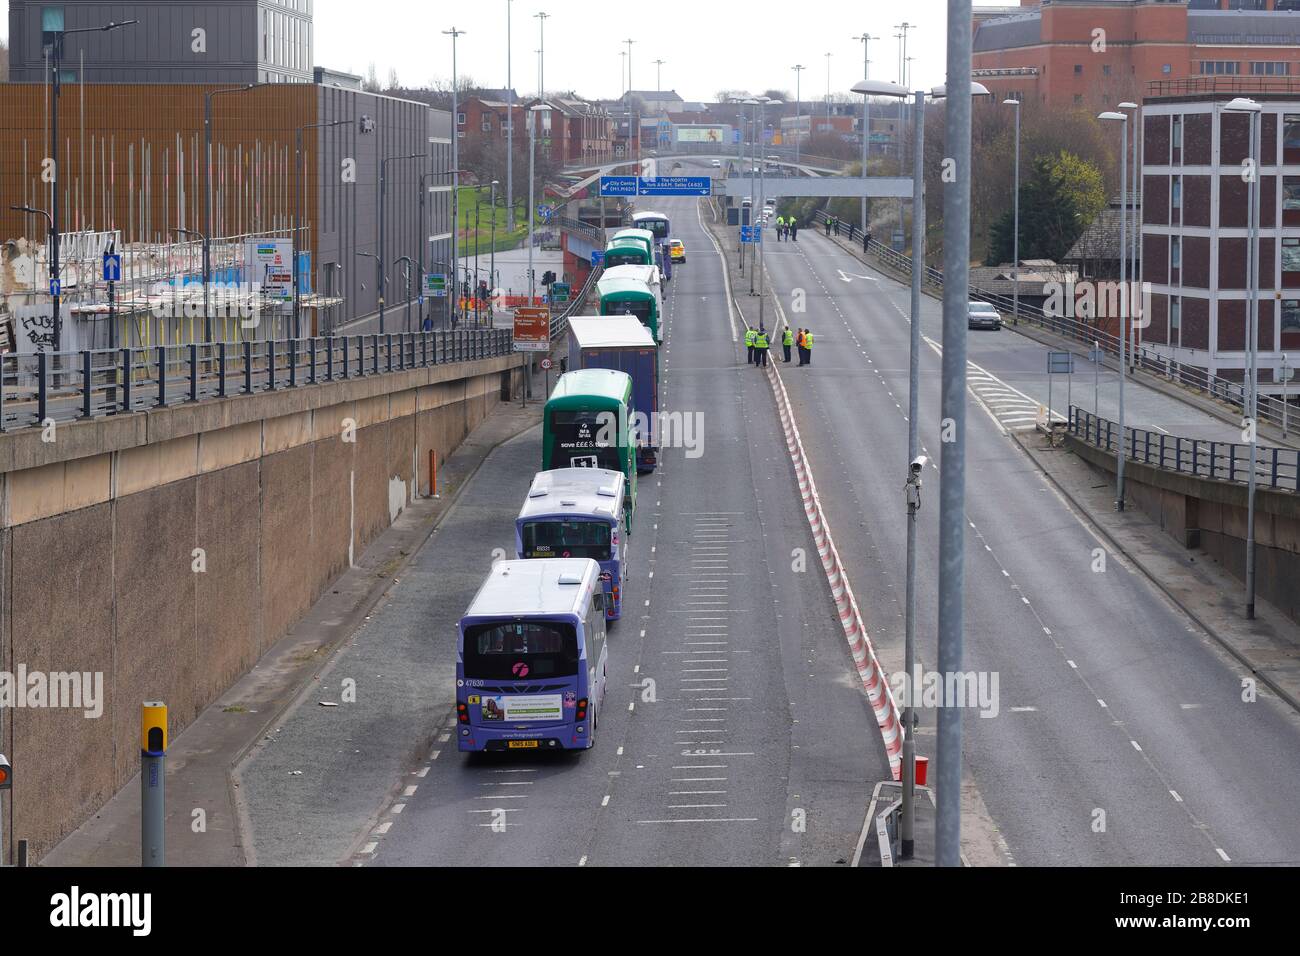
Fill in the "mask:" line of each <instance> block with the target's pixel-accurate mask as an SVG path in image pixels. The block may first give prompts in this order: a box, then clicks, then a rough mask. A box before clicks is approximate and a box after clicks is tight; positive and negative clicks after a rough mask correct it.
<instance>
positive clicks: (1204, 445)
mask: <svg viewBox="0 0 1300 956" xmlns="http://www.w3.org/2000/svg"><path fill="white" fill-rule="evenodd" d="M1069 429H1070V433H1071V434H1072V435H1074V436H1076V437H1077V438H1079V439H1080V440H1082V441H1084V442H1086V443H1087V444H1089V445H1093V446H1095V447H1097V448H1101V449H1104V450H1106V451H1109V452H1112V453H1114V452H1116V451H1117V448H1118V443H1119V441H1120V437H1119V435H1120V431H1119V425H1118V424H1116V423H1115V422H1113V421H1110V420H1109V419H1105V418H1098V417H1097V416H1096V415H1094V414H1092V413H1091V412H1087V411H1084V410H1083V409H1081V408H1079V407H1078V406H1077V405H1071V406H1070V419H1069ZM1250 447H1251V446H1250V445H1249V444H1244V443H1236V442H1223V441H1209V440H1206V439H1201V438H1182V437H1180V436H1178V435H1166V434H1164V433H1162V432H1153V431H1149V430H1147V429H1144V428H1128V427H1125V429H1124V457H1125V458H1127V459H1131V460H1133V461H1137V462H1141V463H1142V464H1144V465H1153V466H1154V467H1156V468H1163V469H1166V470H1168V471H1176V472H1178V473H1180V474H1184V475H1192V476H1194V477H1197V478H1214V479H1217V480H1219V481H1232V482H1237V483H1240V484H1245V483H1246V482H1248V481H1250ZM1298 475H1300V451H1296V450H1295V449H1294V448H1278V447H1276V446H1272V445H1257V446H1256V447H1255V481H1256V483H1258V484H1261V485H1266V486H1267V487H1269V488H1280V489H1282V490H1285V491H1296V490H1300V488H1298V485H1297V476H1298Z"/></svg>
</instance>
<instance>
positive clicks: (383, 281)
mask: <svg viewBox="0 0 1300 956" xmlns="http://www.w3.org/2000/svg"><path fill="white" fill-rule="evenodd" d="M452 119H453V121H454V120H455V116H454V115H453V116H452ZM453 126H454V123H453ZM455 135H456V130H455V129H453V130H452V136H453V137H455ZM387 167H388V160H387V159H381V160H380V161H379V259H378V263H379V331H380V332H381V333H382V332H383V331H384V299H385V297H386V293H387V292H388V289H387V279H388V268H387V263H385V262H384V198H385V197H386V196H387V195H388V182H387V180H386V177H385V175H384V174H385V173H386V172H387ZM452 232H453V234H454V233H455V229H454V227H453V229H452Z"/></svg>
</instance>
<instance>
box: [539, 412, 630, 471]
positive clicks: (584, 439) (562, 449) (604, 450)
mask: <svg viewBox="0 0 1300 956" xmlns="http://www.w3.org/2000/svg"><path fill="white" fill-rule="evenodd" d="M604 414H605V416H610V415H612V413H604ZM607 421H608V419H607V418H606V417H602V415H601V414H600V413H597V412H569V411H556V412H551V421H550V425H551V467H552V468H608V469H610V470H611V471H623V470H624V469H623V462H622V460H621V459H620V457H619V453H618V440H619V436H618V422H617V418H614V420H613V421H612V422H609V423H608V424H607Z"/></svg>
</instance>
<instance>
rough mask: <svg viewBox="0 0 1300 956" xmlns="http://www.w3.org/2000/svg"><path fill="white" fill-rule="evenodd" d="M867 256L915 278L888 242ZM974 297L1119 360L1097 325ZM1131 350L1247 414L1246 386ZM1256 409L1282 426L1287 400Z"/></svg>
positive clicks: (1134, 361) (1136, 360)
mask: <svg viewBox="0 0 1300 956" xmlns="http://www.w3.org/2000/svg"><path fill="white" fill-rule="evenodd" d="M827 218H829V217H828V216H827V214H826V213H825V212H824V211H822V210H818V211H817V212H816V213H815V214H814V222H815V223H816V224H817V225H819V226H824V225H825V222H826V220H827ZM837 235H840V236H846V237H847V238H848V239H849V241H850V242H860V241H861V240H862V238H863V233H862V230H861V229H859V228H858V227H856V226H854V225H853V224H852V223H840V227H839V232H838V233H837ZM866 254H867V255H869V256H874V257H876V259H877V260H878V261H879V262H880V263H882V264H883V265H885V266H887V267H889V268H892V269H894V270H896V271H899V272H903V273H905V274H907V275H911V273H912V257H911V256H908V255H904V254H903V253H901V252H895V251H894V250H893V249H891V248H889V247H888V246H886V245H884V244H883V243H878V242H876V241H874V240H873V241H872V242H871V243H870V244H869V249H868V250H867V253H866ZM924 281H925V282H928V283H930V284H931V285H933V286H936V287H938V288H943V273H942V272H941V271H940V270H938V269H935V268H933V267H931V266H926V267H925V273H924ZM970 296H971V298H973V299H980V300H983V301H985V302H988V303H990V304H991V305H993V306H995V307H996V308H997V309H998V311H1000V312H1003V313H1005V314H1007V315H1010V316H1012V317H1013V319H1014V320H1015V321H1021V320H1023V321H1025V322H1028V323H1029V324H1031V325H1034V326H1037V327H1038V328H1041V329H1043V330H1044V331H1046V332H1052V333H1054V334H1056V335H1059V336H1061V337H1062V338H1067V339H1072V340H1074V341H1076V342H1079V343H1081V344H1084V345H1088V346H1092V344H1093V343H1094V342H1095V343H1097V345H1098V346H1099V347H1100V348H1101V350H1102V351H1103V352H1105V353H1107V354H1109V355H1112V356H1115V357H1116V358H1118V357H1119V336H1117V335H1114V334H1112V333H1110V332H1105V331H1103V330H1101V329H1099V328H1097V326H1095V325H1091V324H1089V323H1087V322H1084V321H1081V320H1079V319H1075V318H1069V317H1066V316H1061V315H1054V314H1052V313H1051V312H1048V311H1045V310H1044V309H1043V308H1042V307H1041V306H1036V305H1032V304H1030V303H1027V302H1025V301H1024V300H1023V299H1022V300H1021V301H1020V307H1019V309H1017V308H1016V302H1015V299H1014V297H1012V296H1007V295H1002V294H1000V293H996V292H988V291H986V290H984V289H981V288H979V287H978V286H975V285H972V286H971V287H970ZM1125 351H1126V355H1125V358H1126V360H1127V362H1128V366H1129V368H1130V369H1133V370H1139V369H1140V370H1142V371H1144V372H1149V373H1151V374H1152V375H1157V376H1159V377H1161V378H1164V379H1167V380H1169V381H1170V382H1173V383H1175V384H1177V385H1182V386H1184V387H1186V388H1189V389H1191V390H1193V391H1196V392H1200V393H1202V394H1204V395H1206V396H1208V397H1210V398H1215V399H1218V400H1219V401H1221V402H1224V403H1226V404H1228V405H1231V406H1233V407H1234V408H1235V409H1237V410H1238V411H1239V412H1241V411H1244V409H1245V408H1246V404H1247V401H1246V396H1247V389H1246V386H1245V385H1244V384H1243V383H1241V382H1232V381H1229V380H1228V379H1225V378H1220V377H1219V376H1217V375H1211V374H1210V373H1209V372H1208V371H1207V370H1206V369H1202V368H1199V367H1197V366H1194V365H1187V364H1185V363H1183V362H1179V361H1177V360H1176V359H1174V358H1172V357H1170V356H1168V355H1165V354H1163V353H1161V352H1157V351H1155V350H1153V349H1150V348H1147V347H1145V346H1142V345H1139V346H1137V348H1136V349H1134V348H1126V350H1125ZM1256 407H1257V409H1258V411H1257V417H1258V419H1259V420H1260V421H1262V422H1268V423H1270V424H1272V425H1276V426H1278V427H1281V426H1282V424H1283V402H1282V400H1281V399H1279V398H1277V397H1275V396H1272V395H1264V394H1260V395H1259V396H1258V399H1257V405H1256Z"/></svg>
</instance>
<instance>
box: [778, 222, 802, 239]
mask: <svg viewBox="0 0 1300 956" xmlns="http://www.w3.org/2000/svg"><path fill="white" fill-rule="evenodd" d="M787 238H788V239H789V240H790V241H791V242H798V241H799V222H798V220H797V219H795V217H794V216H777V217H776V241H777V242H780V241H781V240H782V239H787Z"/></svg>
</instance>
